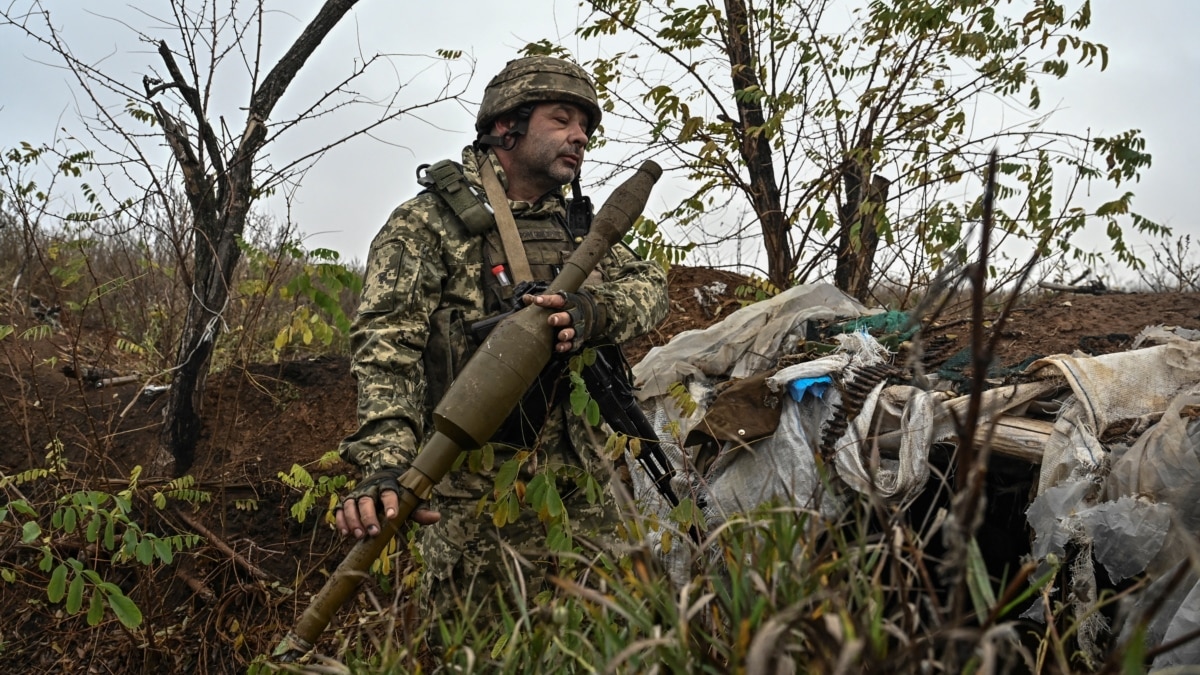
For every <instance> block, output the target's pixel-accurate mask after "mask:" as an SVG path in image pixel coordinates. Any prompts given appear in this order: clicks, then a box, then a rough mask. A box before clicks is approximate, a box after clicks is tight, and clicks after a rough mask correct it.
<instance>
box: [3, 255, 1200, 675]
mask: <svg viewBox="0 0 1200 675" xmlns="http://www.w3.org/2000/svg"><path fill="white" fill-rule="evenodd" d="M669 284H670V288H669V296H670V314H669V316H668V317H667V319H666V320H665V321H664V322H663V323H662V324H661V325H660V326H659V327H658V328H657V329H656V330H655V331H654V332H652V333H651V334H649V335H647V336H644V337H642V338H640V339H638V340H635V341H633V342H631V343H630V344H628V345H626V353H627V356H628V357H629V359H630V361H631V362H636V361H638V360H640V359H641V358H643V357H644V355H645V354H646V353H647V352H648V351H649V350H650V349H652V348H653V347H655V346H659V345H662V344H665V343H666V342H667V341H669V340H670V339H671V338H672V337H674V336H676V335H678V334H679V333H681V332H683V331H687V330H692V329H699V328H705V327H707V326H710V325H712V324H714V323H716V322H718V321H720V320H721V319H723V318H725V317H726V316H728V315H729V314H731V313H733V312H734V311H736V310H737V309H739V308H740V307H741V305H742V302H743V298H741V297H739V295H738V292H737V291H738V289H739V288H740V287H743V286H748V285H749V284H748V280H747V279H746V278H745V277H742V276H740V275H738V274H735V273H732V272H727V271H721V270H714V269H707V268H696V267H684V266H676V267H674V268H672V270H671V271H670V274H669ZM989 312H990V314H989V316H987V317H986V319H987V320H988V323H987V324H986V325H987V326H988V331H989V333H990V331H993V330H995V328H996V319H997V318H998V315H999V310H998V309H995V308H992V309H990V310H989ZM66 320H67V322H68V330H66V331H64V332H60V333H56V334H53V335H50V336H47V337H43V338H41V339H35V340H27V339H18V335H20V333H21V331H23V330H24V329H25V328H28V327H29V325H31V319H29V318H27V317H23V316H20V315H15V316H11V317H4V316H0V324H5V323H8V324H17V326H18V331H17V334H15V335H11V336H9V337H7V338H5V339H0V439H3V442H0V472H3V474H4V475H13V474H14V473H16V472H18V471H21V470H24V469H29V468H31V467H38V466H42V465H43V464H44V461H45V460H44V458H45V456H46V453H47V448H49V447H53V446H54V445H55V444H58V445H61V447H62V448H63V452H64V454H65V455H66V457H67V458H68V459H69V460H70V461H69V464H68V471H69V472H71V475H72V476H73V480H75V481H76V484H77V485H79V486H80V487H84V486H89V485H91V486H97V487H100V488H103V489H107V490H117V489H120V488H121V486H122V485H123V484H124V483H123V481H126V480H127V479H128V476H129V472H130V470H131V468H132V467H133V466H134V465H141V466H143V467H150V466H152V465H153V463H154V460H155V458H156V456H157V453H158V441H157V436H158V432H159V428H160V426H161V423H162V419H161V411H162V401H161V400H160V399H156V398H153V397H151V396H148V395H147V394H146V392H144V391H143V390H142V388H141V384H140V382H130V383H125V384H116V385H113V386H108V387H104V388H101V389H96V388H95V387H94V386H92V385H91V384H90V383H89V382H88V381H87V380H85V379H81V378H79V377H67V376H66V375H64V374H63V372H62V366H63V365H65V364H68V363H69V364H72V366H73V367H74V372H75V374H76V375H79V374H82V373H84V372H85V370H84V368H85V367H88V366H95V367H101V366H102V367H104V368H106V369H108V370H111V371H113V372H114V373H115V374H118V375H121V374H128V373H125V372H121V368H122V363H121V362H120V359H119V358H116V357H115V356H113V355H114V354H115V352H114V351H113V350H112V349H111V348H106V347H104V344H109V343H111V340H110V339H109V338H108V337H103V336H100V337H102V338H103V339H102V340H101V341H100V342H99V343H98V342H97V340H96V339H94V338H95V337H96V336H91V335H89V334H88V333H87V332H86V331H72V330H70V325H69V317H67V318H66ZM1157 324H1165V325H1176V326H1181V327H1184V328H1189V329H1193V330H1200V294H1196V293H1187V294H1180V293H1170V294H1106V295H1066V294H1050V295H1045V296H1043V297H1040V298H1037V299H1036V300H1033V301H1031V302H1027V303H1025V304H1023V305H1022V306H1021V307H1019V308H1018V310H1017V311H1015V312H1014V313H1013V314H1012V316H1011V317H1010V319H1009V321H1008V322H1007V323H1006V324H1005V325H1004V326H1003V327H1001V329H1000V338H999V340H998V342H997V345H996V357H997V358H996V361H997V363H1000V364H1004V365H1010V364H1015V363H1019V362H1021V361H1023V360H1025V359H1027V358H1028V357H1030V356H1035V355H1039V356H1040V355H1047V354H1054V353H1070V352H1074V351H1076V350H1080V351H1084V352H1087V353H1090V354H1100V353H1108V352H1112V351H1120V350H1124V349H1128V348H1130V346H1131V343H1132V340H1133V338H1134V336H1136V335H1137V334H1138V333H1139V332H1140V331H1141V330H1142V328H1144V327H1146V326H1150V325H1157ZM970 326H971V324H970V322H969V320H968V318H967V316H966V314H965V313H964V310H962V309H961V308H959V309H957V310H956V313H954V314H950V315H945V316H940V317H937V319H936V321H934V322H933V323H932V324H931V325H930V326H929V327H928V330H927V335H926V339H927V340H928V341H931V342H932V341H935V340H936V341H937V343H938V344H939V345H940V346H939V349H940V350H944V351H943V352H942V353H943V354H944V355H946V357H948V356H949V355H950V354H953V353H955V352H961V350H962V349H963V348H965V347H967V346H968V345H969V344H970V342H969V340H970ZM98 345H99V346H98ZM354 414H355V386H354V382H353V380H352V378H351V376H350V369H349V361H348V359H347V358H346V357H324V358H319V359H312V360H305V361H293V362H286V363H280V364H270V365H253V366H249V367H245V368H230V369H227V370H225V371H223V372H219V373H214V374H212V375H211V376H210V378H209V386H208V388H207V391H206V394H205V405H204V415H205V427H204V432H203V437H202V438H201V442H200V446H199V448H198V450H197V455H196V456H197V463H196V466H195V467H194V468H193V470H192V472H191V473H192V475H193V476H195V478H196V479H197V484H196V487H197V488H198V489H200V490H203V491H205V492H207V493H208V494H210V495H211V501H209V502H204V503H199V504H198V508H196V509H194V510H193V509H192V508H191V507H189V506H186V505H178V506H169V507H168V508H167V509H164V510H161V511H159V510H157V509H155V508H153V507H152V506H151V505H150V504H149V503H141V504H140V508H141V513H142V515H143V516H144V517H145V519H146V527H148V528H150V529H155V530H156V531H160V532H162V533H164V534H170V533H173V532H198V531H200V529H203V530H204V532H206V533H207V534H205V537H206V542H205V543H204V544H203V545H202V546H201V547H199V548H196V549H193V550H191V551H188V552H186V553H185V554H181V555H180V556H179V557H178V558H177V560H176V563H175V565H172V566H163V567H160V568H159V569H158V570H157V571H156V572H154V573H151V572H149V571H148V570H147V571H143V572H142V573H138V574H132V575H130V576H128V577H127V578H124V579H122V580H120V581H119V583H120V584H121V586H122V588H124V589H125V590H126V592H127V593H128V594H129V595H130V596H131V597H132V598H133V599H134V600H135V601H136V602H137V603H138V604H139V606H140V607H142V609H143V611H144V613H145V624H144V625H145V626H146V627H147V628H149V629H152V630H149V631H148V634H155V631H158V632H159V634H157V635H156V637H154V640H155V641H154V644H153V645H152V646H151V647H150V648H144V647H141V646H139V644H140V642H141V640H142V639H143V638H136V639H135V638H134V637H133V636H132V635H131V634H129V633H127V632H125V631H123V630H121V629H120V627H119V626H118V625H116V622H115V621H114V620H112V619H111V616H109V617H108V619H107V620H106V623H105V624H104V631H103V635H104V636H105V637H104V639H103V640H100V641H99V642H98V637H97V636H98V633H97V632H96V631H95V630H88V629H87V627H86V625H85V624H84V623H83V621H84V620H83V617H82V615H76V616H73V617H72V616H65V615H64V613H63V612H62V611H61V608H60V606H59V605H52V604H48V603H47V602H46V598H45V588H46V579H44V578H35V577H37V572H36V569H37V566H36V562H31V561H33V560H36V558H37V557H38V556H39V555H40V552H39V550H40V549H39V547H38V545H37V544H36V543H35V544H29V545H14V546H11V547H8V548H7V550H6V551H5V552H3V553H2V554H0V555H2V556H3V557H2V559H0V561H2V565H3V566H4V567H8V568H16V567H19V566H20V567H22V568H23V569H27V570H32V571H33V572H32V573H31V574H32V575H33V576H32V577H30V578H29V580H28V581H26V582H22V583H18V584H10V583H5V582H0V588H3V589H4V592H3V594H0V596H2V598H3V599H2V600H0V612H2V613H3V615H4V616H5V617H6V620H5V622H4V628H3V629H2V631H3V632H2V633H0V669H3V670H5V671H7V672H24V671H28V670H29V669H31V668H32V669H35V670H41V671H51V670H52V671H72V672H77V671H88V669H89V668H92V667H96V666H97V664H98V663H100V661H103V663H104V664H103V667H101V668H99V671H98V672H145V671H146V670H150V669H165V670H175V669H177V668H182V667H186V669H187V670H195V671H198V672H240V671H241V670H242V669H243V668H244V666H245V664H246V663H247V661H248V659H249V658H251V657H252V656H253V655H255V654H261V653H266V652H269V651H270V650H271V648H272V647H273V646H274V641H275V640H277V639H278V637H279V636H280V635H281V634H282V632H283V631H285V630H286V629H287V628H288V627H290V626H291V625H292V622H294V620H295V618H296V617H297V615H298V612H299V611H301V610H303V608H304V606H305V605H306V604H307V598H308V596H307V595H306V593H308V592H312V591H314V590H315V589H316V588H317V587H319V585H320V584H321V583H322V582H323V580H324V574H326V573H327V572H328V571H329V570H331V569H332V567H333V566H334V565H335V564H336V563H337V562H338V561H340V560H341V558H342V557H343V555H344V553H345V551H346V550H347V545H346V544H345V543H344V542H341V541H338V540H337V539H336V538H335V537H334V536H333V533H332V530H331V529H330V528H329V527H328V525H326V524H325V523H324V522H321V520H320V517H319V515H320V512H321V511H322V510H323V509H322V508H320V507H321V506H322V505H321V504H318V505H316V506H317V508H314V510H313V512H312V513H311V514H310V515H309V517H308V518H307V519H306V520H305V522H304V523H299V522H297V520H296V519H295V518H294V517H293V516H292V514H291V513H290V509H291V507H292V505H293V504H294V503H295V502H296V500H297V499H298V498H299V491H298V490H296V489H293V488H289V487H287V486H286V485H284V483H283V482H281V481H280V480H279V477H278V476H279V474H280V473H281V472H284V473H286V472H288V471H290V469H291V467H292V466H293V465H294V464H299V465H302V466H304V467H307V469H308V470H309V471H311V472H312V473H313V474H314V475H315V476H317V477H318V478H319V477H320V476H322V475H325V476H334V475H339V474H346V473H349V472H350V471H351V469H350V467H349V466H347V465H345V464H341V463H337V462H335V463H333V464H332V465H328V466H325V467H324V468H321V467H319V466H318V464H317V462H318V460H319V459H320V458H321V457H322V456H323V455H326V454H327V453H329V452H330V451H332V450H335V449H336V448H337V445H338V442H339V441H340V440H341V439H342V438H343V437H344V436H346V435H347V434H348V433H350V432H352V431H353V430H354V427H355V419H354ZM165 482H166V478H165V477H163V478H157V479H156V478H154V477H148V478H145V479H143V482H142V486H143V488H147V487H148V488H153V487H154V486H162V485H164V484H165ZM22 489H23V490H25V491H26V492H27V494H25V495H24V496H26V497H29V498H31V499H33V498H35V497H36V495H35V494H32V492H33V491H35V490H36V486H33V487H31V486H28V485H27V486H25V487H24V488H22ZM15 498H17V494H16V493H15V492H13V491H12V490H9V491H8V494H5V495H4V496H2V497H0V499H2V500H5V501H7V500H11V499H15ZM324 499H326V500H327V499H328V498H327V497H324ZM144 501H146V502H148V500H144ZM52 544H53V545H54V546H62V547H67V548H63V549H62V550H61V551H60V554H65V552H68V549H69V547H70V546H75V547H76V549H71V550H75V553H74V555H86V556H90V557H89V558H88V559H89V560H90V561H91V562H92V563H93V564H96V565H99V566H103V565H104V564H105V563H104V560H103V558H104V556H103V555H99V553H98V552H97V551H94V550H92V551H88V550H87V549H86V548H80V547H79V545H78V542H75V543H72V542H69V541H64V542H53V543H52ZM333 628H337V626H334V627H333ZM330 632H332V631H330ZM147 639H148V638H147ZM31 659H32V660H31ZM18 666H19V667H18Z"/></svg>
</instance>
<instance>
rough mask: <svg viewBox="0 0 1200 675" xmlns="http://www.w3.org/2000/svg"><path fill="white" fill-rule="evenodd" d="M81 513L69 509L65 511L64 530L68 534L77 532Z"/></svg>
mask: <svg viewBox="0 0 1200 675" xmlns="http://www.w3.org/2000/svg"><path fill="white" fill-rule="evenodd" d="M78 518H79V512H78V511H76V510H75V509H73V508H67V509H65V510H64V511H63V518H62V528H63V531H64V532H66V533H67V534H70V533H72V532H74V531H75V526H76V525H77V524H78Z"/></svg>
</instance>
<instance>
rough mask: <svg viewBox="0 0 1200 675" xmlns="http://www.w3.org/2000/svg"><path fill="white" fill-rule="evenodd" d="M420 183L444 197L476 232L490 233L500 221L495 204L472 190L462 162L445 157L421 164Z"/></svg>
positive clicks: (474, 233)
mask: <svg viewBox="0 0 1200 675" xmlns="http://www.w3.org/2000/svg"><path fill="white" fill-rule="evenodd" d="M417 182H418V183H420V184H421V186H422V187H424V188H426V189H428V190H432V191H433V192H434V193H435V194H437V195H438V196H439V197H441V198H442V199H443V200H444V201H445V202H446V204H447V205H448V206H449V207H450V209H451V210H452V211H454V215H456V216H458V218H459V220H461V221H462V222H463V224H464V225H466V226H467V231H468V232H470V233H471V234H472V235H480V234H483V233H484V232H487V231H488V230H490V229H491V228H492V224H493V223H495V222H496V218H495V216H494V215H493V214H492V209H491V207H490V206H488V203H487V201H485V200H483V199H482V198H481V197H480V196H479V195H477V194H475V191H474V190H472V189H471V185H470V184H469V183H467V177H466V176H465V175H463V170H462V166H460V165H459V164H458V162H455V161H452V160H449V159H443V160H442V161H440V162H437V163H435V164H422V165H421V166H419V167H417ZM505 203H506V204H507V202H505Z"/></svg>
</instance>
